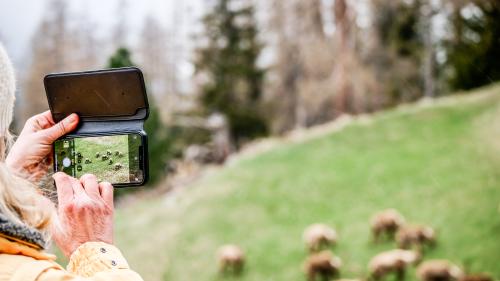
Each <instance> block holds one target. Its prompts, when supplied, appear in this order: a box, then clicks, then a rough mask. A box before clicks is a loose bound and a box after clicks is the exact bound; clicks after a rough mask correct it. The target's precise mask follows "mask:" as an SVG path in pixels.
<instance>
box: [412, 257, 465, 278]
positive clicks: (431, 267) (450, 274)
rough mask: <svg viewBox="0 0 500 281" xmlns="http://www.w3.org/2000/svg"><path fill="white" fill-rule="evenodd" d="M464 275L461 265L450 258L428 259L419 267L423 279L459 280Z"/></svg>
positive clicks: (418, 274) (418, 271)
mask: <svg viewBox="0 0 500 281" xmlns="http://www.w3.org/2000/svg"><path fill="white" fill-rule="evenodd" d="M463 277H464V273H463V271H462V270H461V269H460V267H458V266H456V265H454V264H453V263H451V262H450V261H448V260H428V261H425V262H423V263H422V264H421V265H420V266H419V267H418V268H417V278H418V279H419V280H421V281H457V280H460V279H462V278H463Z"/></svg>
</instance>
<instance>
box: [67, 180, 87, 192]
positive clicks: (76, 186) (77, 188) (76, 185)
mask: <svg viewBox="0 0 500 281" xmlns="http://www.w3.org/2000/svg"><path fill="white" fill-rule="evenodd" d="M69 178H70V180H71V187H72V188H73V193H74V195H75V197H77V196H82V195H85V189H84V188H83V186H82V183H81V182H80V180H79V179H75V178H74V177H69Z"/></svg>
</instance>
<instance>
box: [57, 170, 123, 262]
mask: <svg viewBox="0 0 500 281" xmlns="http://www.w3.org/2000/svg"><path fill="white" fill-rule="evenodd" d="M53 178H54V180H55V182H56V187H57V197H58V200H59V207H58V219H57V221H56V223H55V224H54V226H53V227H52V237H53V238H54V241H55V242H56V244H57V245H58V246H59V248H60V249H61V250H62V252H63V253H64V255H66V256H67V257H69V256H70V255H71V254H72V253H73V252H74V251H75V250H76V249H77V248H78V247H79V246H80V245H82V244H84V243H85V242H105V243H108V244H112V243H113V212H114V207H113V186H112V185H111V184H110V183H107V182H101V183H97V179H96V177H95V176H94V175H91V174H85V175H83V176H82V177H81V178H80V180H78V179H75V178H73V177H70V176H68V175H66V174H64V173H62V172H59V173H56V174H54V175H53Z"/></svg>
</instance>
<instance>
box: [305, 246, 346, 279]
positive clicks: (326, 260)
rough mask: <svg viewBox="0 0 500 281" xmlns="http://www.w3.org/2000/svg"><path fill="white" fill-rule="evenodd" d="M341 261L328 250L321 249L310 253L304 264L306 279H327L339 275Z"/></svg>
mask: <svg viewBox="0 0 500 281" xmlns="http://www.w3.org/2000/svg"><path fill="white" fill-rule="evenodd" d="M341 266H342V261H341V260H340V258H339V257H336V256H334V255H333V254H332V252H330V251H322V252H319V253H315V254H312V255H310V256H309V257H308V258H307V260H306V261H305V264H304V271H305V272H306V274H307V280H308V281H316V280H318V278H319V280H323V281H328V280H332V279H335V278H338V277H339V276H340V267H341Z"/></svg>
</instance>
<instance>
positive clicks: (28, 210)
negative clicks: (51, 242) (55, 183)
mask: <svg viewBox="0 0 500 281" xmlns="http://www.w3.org/2000/svg"><path fill="white" fill-rule="evenodd" d="M0 213H2V214H3V215H4V216H6V217H7V219H9V220H11V221H13V222H16V223H18V224H24V225H27V226H29V227H31V228H35V229H37V230H39V231H40V232H42V234H43V235H44V237H45V238H46V239H47V240H48V239H49V238H50V235H49V227H50V223H51V221H52V218H53V216H54V215H55V207H54V204H53V203H52V202H51V201H50V200H49V199H48V198H46V197H45V196H44V195H43V194H42V193H41V191H40V190H38V189H37V187H36V186H34V185H33V184H32V183H31V182H29V181H28V180H25V179H23V178H20V177H18V176H16V175H14V174H13V173H11V172H10V171H9V169H8V168H7V166H6V165H5V162H0Z"/></svg>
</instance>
